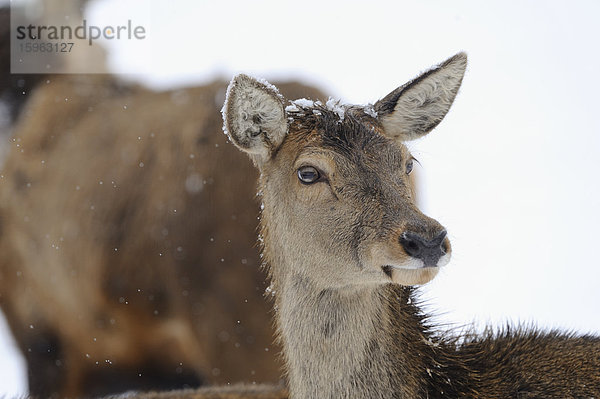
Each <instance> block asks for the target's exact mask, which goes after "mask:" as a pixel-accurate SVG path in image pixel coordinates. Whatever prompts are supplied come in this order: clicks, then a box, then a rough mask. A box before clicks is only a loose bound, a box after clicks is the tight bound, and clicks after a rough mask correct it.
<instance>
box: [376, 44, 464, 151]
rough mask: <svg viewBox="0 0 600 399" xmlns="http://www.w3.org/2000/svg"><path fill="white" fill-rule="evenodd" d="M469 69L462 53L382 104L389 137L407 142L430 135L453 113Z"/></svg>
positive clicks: (380, 108)
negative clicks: (451, 110)
mask: <svg viewBox="0 0 600 399" xmlns="http://www.w3.org/2000/svg"><path fill="white" fill-rule="evenodd" d="M466 67H467V55H466V54H465V53H458V54H456V55H455V56H454V57H452V58H449V59H448V60H446V61H444V62H443V63H441V64H439V65H437V66H435V67H433V68H432V69H430V70H429V71H427V72H425V73H423V74H422V75H421V76H419V77H417V78H416V79H414V80H412V81H410V82H408V83H406V84H405V85H404V86H401V87H398V88H397V89H396V90H394V91H393V92H391V93H390V94H388V95H387V96H385V97H384V98H383V99H381V100H379V101H378V102H377V103H376V104H375V111H377V118H378V119H379V122H380V123H381V125H382V126H383V129H384V132H385V134H386V135H387V136H388V137H395V138H398V139H400V140H402V141H407V140H414V139H416V138H419V137H422V136H424V135H426V134H427V133H429V132H430V131H431V130H432V129H433V128H434V127H436V126H437V125H438V123H440V122H441V121H442V119H444V116H446V113H447V112H448V110H449V109H450V106H451V105H452V102H453V101H454V97H456V93H457V92H458V88H459V87H460V84H461V82H462V79H463V76H464V74H465V69H466Z"/></svg>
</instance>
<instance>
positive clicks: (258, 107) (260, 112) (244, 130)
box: [222, 75, 288, 163]
mask: <svg viewBox="0 0 600 399" xmlns="http://www.w3.org/2000/svg"><path fill="white" fill-rule="evenodd" d="M222 113H223V122H224V125H223V130H224V131H225V133H226V134H227V135H228V136H229V138H230V139H231V141H232V142H233V143H234V144H235V145H236V146H237V147H238V148H240V149H241V150H242V151H244V152H246V153H248V154H249V155H250V156H251V158H252V159H253V160H254V161H255V162H258V163H261V162H264V161H266V160H268V159H269V158H270V157H271V154H273V152H274V151H275V150H276V149H277V148H278V147H279V145H281V143H282V142H283V139H284V138H285V135H286V134H287V130H288V126H287V120H286V117H285V110H284V107H283V98H282V97H281V95H280V94H279V92H278V91H277V88H276V87H275V86H273V85H271V84H269V83H268V82H266V81H259V80H257V79H254V78H252V77H250V76H247V75H237V76H236V77H234V78H233V80H232V81H231V83H230V84H229V87H228V88H227V97H226V99H225V104H224V105H223V109H222Z"/></svg>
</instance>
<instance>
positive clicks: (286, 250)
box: [223, 53, 467, 289]
mask: <svg viewBox="0 0 600 399" xmlns="http://www.w3.org/2000/svg"><path fill="white" fill-rule="evenodd" d="M466 63H467V57H466V55H465V54H464V53H459V54H457V55H455V56H454V57H452V58H450V59H448V60H446V61H445V62H443V63H442V64H440V65H438V66H436V67H434V68H433V69H431V70H429V71H427V72H425V73H423V74H422V75H420V76H419V77H417V78H416V79H414V80H412V81H410V82H408V83H406V84H405V85H403V86H401V87H398V88H397V89H396V90H394V91H392V92H391V93H390V94H388V95H387V96H386V97H384V98H383V99H381V100H380V101H378V102H376V103H375V104H374V105H373V106H366V107H365V106H352V105H341V104H339V103H338V102H335V101H332V100H330V101H328V102H327V103H326V104H323V103H321V102H311V101H308V100H303V101H295V102H292V103H291V104H290V105H288V106H287V107H286V105H285V102H284V99H283V98H282V97H281V96H280V95H279V93H278V91H277V89H276V88H275V87H273V86H272V85H270V84H268V83H267V82H265V81H261V80H257V79H254V78H251V77H248V76H246V75H238V76H236V77H235V78H234V79H233V80H232V82H231V84H230V86H229V89H228V94H227V99H226V101H225V105H224V107H223V117H224V122H225V124H224V130H225V132H226V133H227V134H228V136H229V138H230V140H231V141H232V142H233V143H234V144H235V145H236V146H237V147H238V148H239V149H241V150H242V151H244V152H246V153H248V154H249V156H250V157H251V158H252V160H253V161H254V163H255V165H256V166H257V167H258V169H259V170H260V172H261V177H260V183H259V184H260V191H261V192H262V194H263V205H264V209H263V213H262V218H261V228H262V234H263V235H264V237H265V242H266V244H265V246H264V248H263V253H264V255H265V258H266V261H267V264H269V265H270V268H271V273H272V277H273V278H274V280H277V279H278V278H284V276H286V275H291V274H293V275H296V276H300V277H303V278H308V279H310V280H311V281H312V282H313V283H314V284H316V285H317V286H320V287H322V288H325V289H327V288H340V287H345V286H352V285H356V284H386V283H390V282H394V283H397V284H404V285H413V284H423V283H426V282H428V281H430V280H431V279H432V278H434V277H435V275H436V274H437V272H438V270H439V268H440V267H442V266H444V265H446V264H447V263H448V261H449V260H450V254H451V248H450V242H449V240H448V238H447V236H446V230H445V229H444V228H443V227H442V226H441V225H440V224H439V223H438V222H437V221H435V220H433V219H431V218H429V217H427V216H425V215H424V214H423V213H421V211H419V209H418V208H417V206H416V205H415V202H414V193H413V192H412V189H411V185H410V182H409V174H410V173H411V170H412V167H413V161H414V160H413V158H412V156H411V154H410V152H409V151H408V149H407V148H406V146H405V145H404V144H403V143H404V142H405V141H408V140H413V139H416V138H419V137H422V136H424V135H426V134H427V133H429V132H430V131H431V130H432V129H433V128H434V127H435V126H437V124H438V123H440V122H441V120H442V119H443V118H444V116H445V115H446V113H447V112H448V110H449V108H450V106H451V104H452V102H453V101H454V98H455V96H456V93H457V92H458V89H459V87H460V84H461V82H462V78H463V75H464V72H465V68H466Z"/></svg>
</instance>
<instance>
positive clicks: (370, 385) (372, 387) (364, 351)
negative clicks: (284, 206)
mask: <svg viewBox="0 0 600 399" xmlns="http://www.w3.org/2000/svg"><path fill="white" fill-rule="evenodd" d="M274 277H275V276H274ZM277 286H278V287H277V289H278V292H277V318H278V320H277V322H278V328H279V332H280V335H281V338H282V343H283V349H284V356H285V360H286V365H287V369H288V376H289V384H290V393H291V396H290V397H291V398H293V399H298V398H375V397H377V398H404V397H412V398H416V397H418V396H420V394H418V393H417V391H419V390H420V388H418V386H412V385H411V384H413V383H414V382H415V381H417V380H418V379H419V378H418V376H416V375H412V374H413V370H417V369H424V368H425V367H421V365H420V364H415V363H418V362H419V361H421V360H420V359H419V358H418V356H414V359H412V362H413V363H412V364H410V363H409V362H410V361H411V359H409V358H408V356H410V351H411V350H417V351H418V349H417V348H414V345H413V347H412V348H411V347H410V346H411V343H409V342H407V341H409V340H410V341H419V342H418V345H420V344H421V342H422V338H421V337H422V334H421V333H420V325H412V326H410V327H409V328H408V330H410V331H408V332H407V333H404V332H398V331H395V329H397V324H398V323H396V322H394V320H393V319H392V317H405V315H402V314H393V313H395V311H394V308H395V306H390V300H391V299H390V296H394V297H395V298H394V300H398V301H401V300H406V298H399V297H397V296H396V294H394V290H393V289H391V288H390V287H389V286H376V285H372V286H355V287H345V288H339V289H320V288H318V287H317V286H316V285H315V284H313V282H311V281H310V280H309V279H307V278H304V277H301V276H300V275H298V274H293V273H290V274H288V275H286V276H285V278H283V281H280V282H279V284H277ZM406 317H408V319H410V317H409V316H408V315H406ZM413 324H415V323H413ZM416 324H418V323H416ZM415 334H416V336H418V337H419V338H414V337H415ZM412 344H414V342H412ZM413 355H414V354H413Z"/></svg>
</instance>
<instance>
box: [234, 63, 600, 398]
mask: <svg viewBox="0 0 600 399" xmlns="http://www.w3.org/2000/svg"><path fill="white" fill-rule="evenodd" d="M466 64H467V57H466V55H465V54H463V53H459V54H457V55H455V56H454V57H452V58H450V59H448V60H447V61H445V62H443V63H442V64H440V65H438V66H436V67H434V68H433V69H431V70H429V71H428V72H425V73H424V74H422V75H421V76H419V77H418V78H416V79H414V80H412V81H410V82H408V83H407V84H405V85H403V86H401V87H399V88H397V89H396V90H394V91H392V92H391V93H390V94H389V95H388V96H386V97H385V98H383V99H382V100H380V101H378V102H377V103H375V105H374V106H372V107H366V108H365V107H362V106H342V105H340V104H337V103H335V102H328V103H327V104H322V103H318V102H317V103H310V102H306V101H303V102H296V103H293V104H291V105H289V106H288V107H286V103H285V102H284V100H283V97H282V96H281V95H280V94H279V93H278V91H277V89H276V88H275V87H274V86H271V85H270V84H268V83H266V82H263V81H259V80H256V79H254V78H251V77H248V76H246V75H239V76H237V77H236V78H234V80H233V81H232V82H231V84H230V86H229V89H228V96H227V100H226V103H225V106H224V107H223V115H224V122H225V130H226V132H227V133H228V135H229V138H230V140H231V141H232V142H233V143H234V144H235V145H236V146H237V147H238V148H239V149H240V150H242V151H243V152H246V153H247V154H248V155H249V157H250V158H251V159H252V161H253V162H254V164H255V165H256V166H257V168H258V170H259V172H260V177H259V192H260V193H261V200H262V203H263V206H262V213H261V218H260V234H261V237H262V239H261V243H262V244H263V245H262V254H263V259H264V262H265V265H266V267H267V268H268V271H269V276H270V280H271V287H272V290H273V292H274V293H275V318H276V322H277V329H278V333H279V338H280V341H281V344H282V347H283V356H284V359H285V370H286V373H287V376H288V379H289V381H288V383H289V390H290V397H291V398H354V399H355V398H369V399H370V398H411V399H414V398H443V397H449V398H592V397H599V396H600V339H599V338H598V337H597V336H577V335H574V334H568V333H561V332H557V331H552V332H542V331H538V330H532V329H526V328H512V327H511V328H509V327H507V328H505V329H503V330H500V331H498V332H495V333H494V332H488V333H485V334H484V335H482V336H476V335H472V336H462V337H457V336H451V335H449V334H447V333H444V332H442V331H439V330H438V329H437V328H436V327H435V326H434V325H432V324H431V323H429V322H428V319H427V315H426V314H424V313H423V311H422V310H421V309H420V308H419V306H418V301H417V298H416V294H417V291H416V289H415V288H413V287H411V286H412V285H415V284H422V283H425V282H427V281H429V280H431V279H432V278H434V276H435V275H436V273H437V272H438V270H439V268H440V267H442V266H444V265H445V264H446V263H448V261H449V259H450V254H451V247H450V243H449V240H448V238H447V236H446V230H445V228H444V227H442V226H441V225H440V224H439V223H438V222H437V221H435V220H433V219H431V218H429V217H427V216H425V215H424V214H423V213H421V212H420V211H419V209H418V208H417V207H416V205H415V203H414V200H413V193H412V192H411V189H410V185H409V183H408V175H409V174H410V173H411V170H412V164H413V159H412V157H411V155H410V153H409V152H408V150H407V148H406V147H405V145H404V144H403V142H405V141H407V140H412V139H415V138H418V137H422V136H424V135H426V134H427V133H428V132H429V131H431V130H432V129H433V128H434V127H435V126H436V125H437V124H438V123H439V122H440V121H441V120H442V119H443V118H444V116H445V114H446V113H447V111H448V110H449V108H450V106H451V104H452V102H453V101H454V98H455V96H456V94H457V92H458V89H459V87H460V85H461V82H462V79H463V75H464V72H465V69H466ZM232 177H234V176H232ZM240 397H243V396H240Z"/></svg>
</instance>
